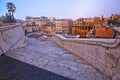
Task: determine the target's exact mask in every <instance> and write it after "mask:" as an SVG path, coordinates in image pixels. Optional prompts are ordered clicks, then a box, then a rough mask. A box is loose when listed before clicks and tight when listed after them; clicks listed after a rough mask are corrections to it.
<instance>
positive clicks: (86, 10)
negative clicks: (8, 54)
mask: <svg viewBox="0 0 120 80" xmlns="http://www.w3.org/2000/svg"><path fill="white" fill-rule="evenodd" d="M7 2H12V3H13V4H15V6H16V12H15V17H16V18H17V19H23V20H25V17H26V16H31V17H40V16H46V17H56V18H69V19H77V18H80V17H94V16H102V15H103V16H105V17H109V16H110V15H111V14H116V13H117V14H118V13H119V14H120V0H0V16H1V15H5V13H6V12H7V9H6V3H7Z"/></svg>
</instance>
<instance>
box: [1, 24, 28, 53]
mask: <svg viewBox="0 0 120 80" xmlns="http://www.w3.org/2000/svg"><path fill="white" fill-rule="evenodd" d="M24 45H26V40H25V35H24V31H23V29H22V25H21V24H19V23H17V24H15V25H10V26H4V27H0V54H3V53H6V52H7V51H9V50H12V49H15V48H17V47H22V46H24Z"/></svg>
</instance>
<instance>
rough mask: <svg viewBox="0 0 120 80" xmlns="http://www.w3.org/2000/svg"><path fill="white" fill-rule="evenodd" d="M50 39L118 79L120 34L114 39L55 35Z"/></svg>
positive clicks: (119, 69) (119, 79) (119, 72)
mask: <svg viewBox="0 0 120 80" xmlns="http://www.w3.org/2000/svg"><path fill="white" fill-rule="evenodd" d="M51 39H52V40H53V41H54V42H56V43H57V44H58V45H59V46H61V47H62V48H64V49H66V50H68V51H70V52H71V53H73V54H75V55H77V56H78V57H80V58H82V59H84V60H85V61H87V62H89V63H90V64H91V65H92V66H94V67H95V68H97V69H98V70H100V71H101V72H102V73H104V74H105V75H107V76H109V77H110V78H111V79H112V80H120V76H119V75H120V36H118V37H117V38H116V39H78V38H65V37H63V36H62V35H55V36H53V37H52V38H51Z"/></svg>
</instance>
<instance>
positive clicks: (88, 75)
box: [6, 38, 108, 80]
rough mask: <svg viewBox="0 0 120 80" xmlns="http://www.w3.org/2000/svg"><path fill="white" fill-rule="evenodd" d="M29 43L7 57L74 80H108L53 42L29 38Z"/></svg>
mask: <svg viewBox="0 0 120 80" xmlns="http://www.w3.org/2000/svg"><path fill="white" fill-rule="evenodd" d="M27 42H28V45H27V46H24V47H22V48H18V49H15V50H12V51H9V52H7V53H6V55H7V56H10V57H12V58H14V59H17V60H20V61H22V62H25V63H28V64H31V65H34V66H36V67H38V68H42V69H45V70H48V71H50V72H53V73H56V74H59V75H62V76H65V77H68V78H70V79H73V80H108V78H107V77H106V76H105V75H104V74H102V73H101V72H100V71H98V70H96V69H95V68H93V67H92V66H90V65H89V64H88V63H87V62H85V61H84V60H82V59H80V58H78V57H76V56H75V55H72V53H70V52H68V51H66V50H64V49H62V48H61V47H59V46H58V45H57V44H55V43H54V42H52V41H39V40H36V39H33V38H27ZM56 80H58V79H56Z"/></svg>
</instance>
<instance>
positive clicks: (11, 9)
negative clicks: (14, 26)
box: [6, 2, 16, 19]
mask: <svg viewBox="0 0 120 80" xmlns="http://www.w3.org/2000/svg"><path fill="white" fill-rule="evenodd" d="M6 7H7V9H8V13H9V15H10V16H12V19H14V14H13V13H14V12H15V10H16V6H15V5H14V4H13V3H12V2H8V3H7V4H6Z"/></svg>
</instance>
